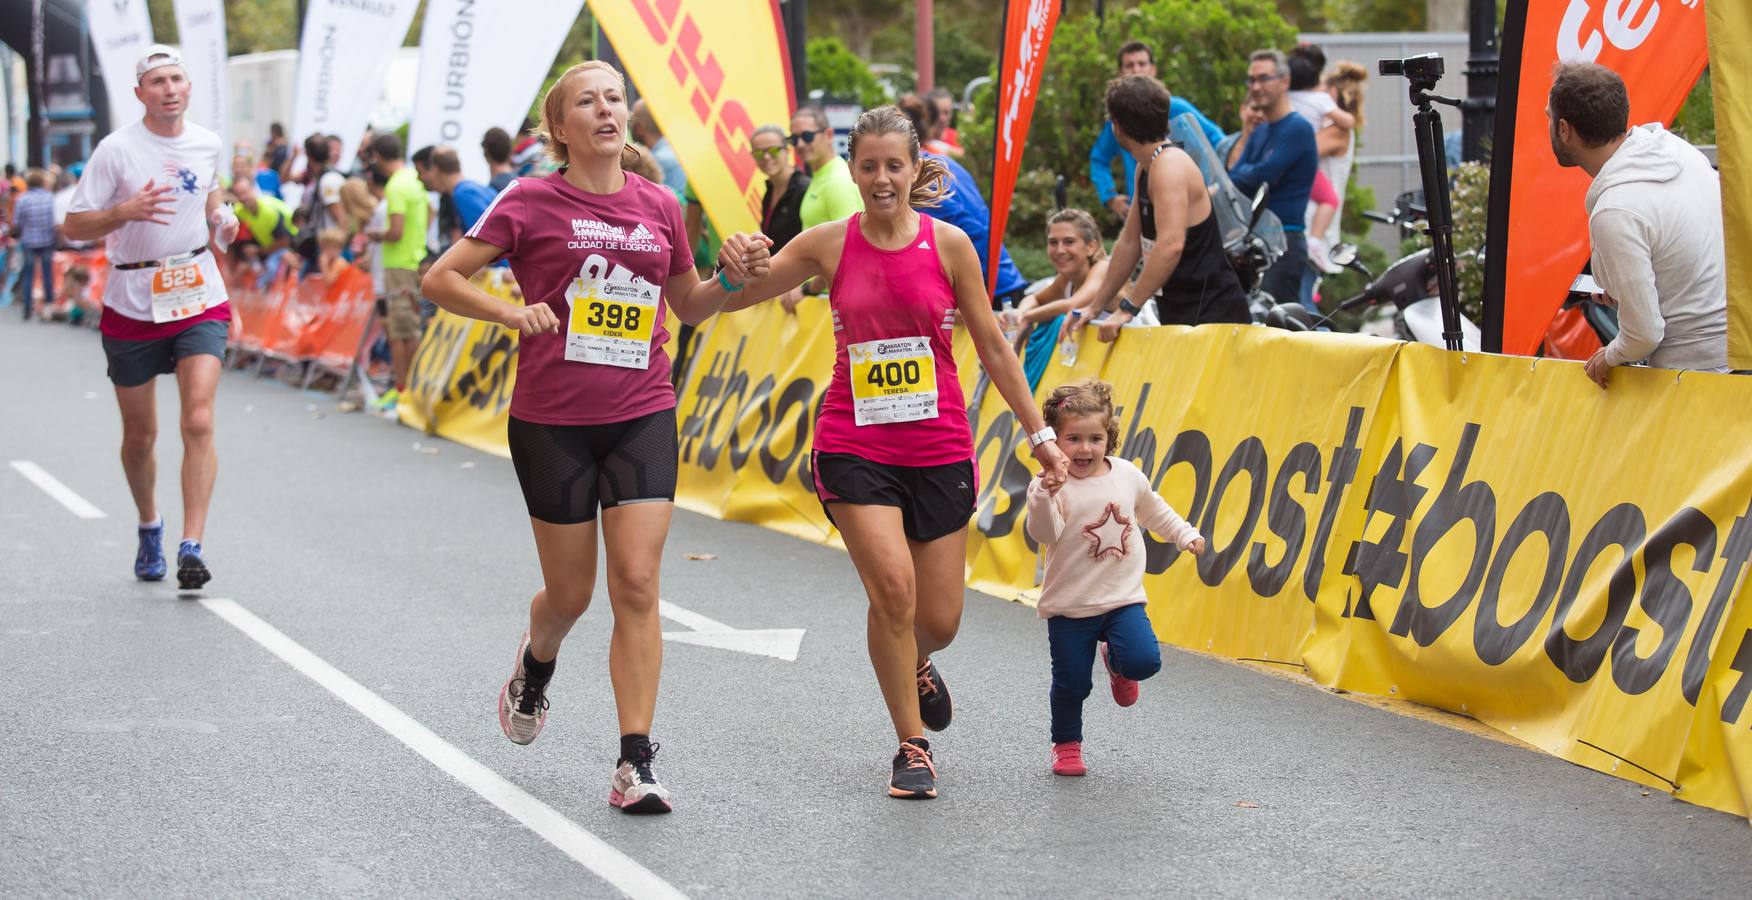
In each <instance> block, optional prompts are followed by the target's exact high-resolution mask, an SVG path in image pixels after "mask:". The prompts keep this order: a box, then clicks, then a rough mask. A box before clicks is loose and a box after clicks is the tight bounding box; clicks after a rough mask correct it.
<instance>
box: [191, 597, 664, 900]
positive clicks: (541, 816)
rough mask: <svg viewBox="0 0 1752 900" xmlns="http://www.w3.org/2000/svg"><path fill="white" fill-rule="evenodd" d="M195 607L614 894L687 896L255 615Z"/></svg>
mask: <svg viewBox="0 0 1752 900" xmlns="http://www.w3.org/2000/svg"><path fill="white" fill-rule="evenodd" d="M200 602H201V605H202V606H205V607H206V608H207V609H208V610H209V611H211V612H212V613H213V614H214V615H216V616H218V617H219V618H221V619H224V620H225V621H226V622H228V623H230V624H231V625H232V626H233V627H235V628H236V629H237V630H238V631H241V632H243V633H244V634H246V635H248V636H249V637H250V638H251V639H252V640H254V641H255V642H256V643H258V644H260V645H262V646H263V647H264V648H266V649H267V651H268V652H269V653H272V654H274V655H275V656H277V657H279V658H280V660H281V661H282V662H284V663H285V664H286V665H288V666H291V667H292V668H293V669H294V670H296V671H297V672H299V673H300V674H302V675H304V676H305V677H307V678H309V679H310V680H311V681H314V682H316V683H317V684H319V685H321V686H322V687H323V688H324V689H326V690H327V691H328V692H329V693H331V694H334V695H335V696H336V697H339V698H340V699H341V701H342V702H344V703H346V704H347V705H348V706H351V707H352V708H353V709H355V710H358V711H359V713H360V714H361V715H363V716H365V718H367V719H370V720H371V721H372V722H374V723H376V725H377V727H379V728H382V729H383V730H384V731H387V732H389V734H390V736H392V737H394V738H395V739H396V740H398V741H401V742H402V743H403V744H406V745H407V746H408V748H409V749H411V750H413V751H414V752H415V753H418V754H420V755H421V756H424V757H425V758H426V760H427V761H428V762H430V763H432V765H435V766H437V767H438V768H439V769H441V770H443V771H444V773H445V774H447V775H449V776H450V777H452V778H455V779H456V780H457V781H459V782H462V784H463V786H465V787H467V788H468V789H470V790H472V791H474V792H475V793H477V794H479V795H481V796H482V797H483V798H485V799H486V800H487V801H488V802H490V803H492V804H493V805H494V806H497V807H498V808H499V809H501V810H503V811H504V812H505V813H506V814H507V815H509V816H511V817H512V818H513V819H516V820H517V821H519V822H522V823H523V825H524V827H526V828H528V829H529V830H530V831H533V832H535V833H536V834H538V835H540V836H541V837H542V839H543V840H546V841H547V842H548V843H550V844H552V845H554V846H555V847H557V848H558V849H559V850H560V852H562V853H564V854H566V855H567V856H570V857H571V858H572V859H573V860H575V861H577V862H578V864H579V865H582V866H583V867H584V868H586V869H589V870H590V871H592V872H594V873H596V874H597V875H598V876H600V877H601V878H602V879H603V880H604V881H607V882H608V883H609V884H612V885H614V886H615V887H616V888H618V889H620V891H621V893H623V894H626V895H627V896H628V897H633V898H637V900H644V898H665V900H668V898H675V900H686V895H685V894H683V893H682V892H680V891H678V890H676V889H675V888H674V887H673V886H672V885H670V884H669V882H667V881H664V880H663V879H662V878H660V877H658V876H657V875H656V874H654V873H653V872H651V871H650V870H649V869H646V868H645V867H644V866H641V865H639V864H638V863H637V862H635V861H634V860H632V859H631V858H630V857H628V856H627V855H625V854H623V853H621V852H620V851H619V850H616V849H615V848H614V847H613V846H611V845H609V844H608V843H607V842H606V841H604V840H602V839H601V838H599V837H597V836H596V835H594V834H591V833H590V832H588V831H586V830H584V828H583V827H582V826H580V825H578V824H577V823H576V822H573V821H572V820H571V819H568V818H566V817H565V816H563V815H561V814H560V813H559V812H558V811H557V810H555V809H554V808H553V807H551V806H548V805H547V804H546V803H543V802H541V801H540V800H537V799H536V798H535V797H533V796H531V795H530V794H529V793H528V792H526V791H524V790H523V789H522V788H519V787H518V786H516V785H514V784H512V783H511V782H509V781H506V780H505V779H504V778H502V777H500V775H499V774H498V773H497V772H494V771H493V770H492V769H489V768H487V767H486V766H483V765H481V764H480V763H478V762H476V761H475V760H474V759H473V758H472V757H470V756H469V755H468V754H466V753H464V752H462V751H461V750H459V749H457V748H456V747H455V746H454V745H452V744H451V743H450V742H448V741H446V740H444V739H443V738H441V737H439V736H438V735H436V734H433V733H432V731H431V730H430V729H428V728H426V726H424V725H421V724H420V723H419V722H416V721H414V719H413V718H412V717H410V716H408V715H407V714H406V713H404V712H402V711H401V710H399V709H397V708H395V707H394V706H392V705H391V704H390V703H389V702H388V701H386V700H384V699H383V698H382V697H379V696H377V695H376V694H375V693H373V692H371V691H370V690H369V689H367V688H366V687H365V686H363V685H361V684H359V682H357V681H354V680H353V679H352V678H350V677H348V676H347V675H346V674H345V673H343V672H341V670H339V669H336V668H335V667H334V666H331V665H329V664H328V663H327V662H325V661H323V659H322V658H321V657H319V656H317V655H316V654H314V653H311V652H310V651H309V650H306V649H305V648H304V647H303V646H302V645H300V644H299V643H298V642H297V641H294V640H292V639H291V638H289V637H287V636H286V635H285V634H284V633H282V632H281V631H280V630H279V629H277V628H275V627H274V626H272V625H269V624H268V623H266V622H264V621H262V620H261V619H259V618H257V617H256V615H255V614H254V613H252V612H250V611H249V610H247V609H244V608H243V607H242V606H239V605H238V604H237V603H236V602H234V601H231V600H225V599H218V598H203V599H202V600H201V601H200Z"/></svg>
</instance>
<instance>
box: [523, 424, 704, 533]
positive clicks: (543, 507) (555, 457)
mask: <svg viewBox="0 0 1752 900" xmlns="http://www.w3.org/2000/svg"><path fill="white" fill-rule="evenodd" d="M506 432H507V433H506V437H507V438H508V442H509V443H510V445H511V464H512V465H513V466H515V467H516V469H517V482H518V483H519V484H520V485H522V486H523V502H524V503H525V504H526V505H527V506H528V507H529V515H530V516H531V517H532V518H536V519H540V520H541V521H543V522H549V523H552V524H554V525H576V524H579V523H581V522H591V521H594V520H595V519H596V510H597V509H598V507H600V508H602V509H608V508H610V507H615V506H624V505H626V504H629V503H649V502H654V501H674V500H675V457H676V451H677V447H676V434H675V410H674V409H673V408H672V409H665V410H661V411H659V412H654V413H651V414H650V415H646V416H640V417H639V418H637V419H629V420H628V421H625V422H611V423H609V424H606V425H540V424H537V423H535V422H525V421H523V420H522V419H519V418H516V417H515V416H513V417H512V418H511V422H510V425H509V426H508V427H507V429H506Z"/></svg>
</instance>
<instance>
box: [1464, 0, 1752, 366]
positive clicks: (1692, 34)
mask: <svg viewBox="0 0 1752 900" xmlns="http://www.w3.org/2000/svg"><path fill="white" fill-rule="evenodd" d="M1735 2H1741V0H1735ZM1704 21H1705V15H1704V9H1703V4H1702V2H1701V0H1629V2H1626V0H1510V2H1509V5H1508V10H1507V12H1506V13H1505V15H1504V24H1503V37H1504V39H1503V57H1502V73H1503V77H1502V81H1501V83H1500V86H1499V87H1498V91H1497V127H1496V147H1495V148H1494V150H1493V153H1492V161H1491V183H1492V187H1493V196H1492V198H1491V212H1490V239H1489V245H1490V248H1491V252H1490V253H1489V254H1488V255H1487V256H1486V259H1485V266H1486V275H1485V277H1486V288H1485V296H1486V313H1485V340H1486V349H1497V348H1496V347H1494V346H1493V345H1492V344H1491V339H1492V338H1493V337H1497V338H1500V341H1501V347H1500V349H1501V350H1502V352H1504V353H1515V354H1522V355H1526V354H1531V353H1533V352H1534V351H1536V350H1538V349H1539V342H1540V339H1541V338H1543V337H1544V336H1545V332H1546V327H1547V326H1548V325H1550V324H1551V320H1552V317H1553V316H1554V315H1555V314H1556V313H1557V311H1558V308H1559V307H1560V306H1561V305H1562V304H1563V300H1564V295H1565V293H1566V292H1567V291H1568V289H1569V286H1570V283H1571V282H1573V281H1574V280H1575V278H1576V276H1577V275H1579V274H1581V271H1582V266H1583V265H1584V264H1586V263H1587V261H1588V253H1589V243H1588V218H1587V209H1586V208H1585V207H1584V206H1583V198H1584V197H1585V196H1586V194H1587V192H1588V175H1587V173H1585V172H1583V171H1582V170H1581V169H1565V168H1562V167H1560V166H1559V165H1558V164H1557V159H1556V158H1555V157H1553V156H1552V153H1551V139H1550V136H1549V128H1548V127H1547V124H1546V120H1545V101H1546V96H1547V95H1548V94H1550V93H1551V75H1552V67H1553V65H1554V64H1556V63H1557V62H1559V61H1563V62H1595V63H1599V64H1600V65H1603V66H1606V67H1608V68H1610V69H1612V70H1613V71H1615V72H1617V73H1618V74H1619V75H1620V76H1622V77H1623V78H1624V83H1625V86H1626V87H1627V88H1628V89H1629V91H1630V124H1632V125H1640V124H1644V123H1648V122H1661V123H1670V122H1672V121H1673V117H1674V115H1676V114H1677V113H1678V112H1679V107H1680V105H1681V104H1683V103H1684V102H1685V96H1686V95H1687V94H1688V93H1690V92H1691V88H1692V86H1693V85H1694V84H1696V83H1697V77H1698V75H1699V74H1701V73H1702V72H1703V67H1704V65H1705V64H1706V63H1707V62H1708V44H1707V38H1706V33H1705V27H1704ZM1517 37H1518V38H1519V40H1517ZM1504 185H1506V186H1507V190H1506V191H1505V190H1503V186H1504ZM1499 248H1500V250H1501V252H1498V251H1499ZM1499 302H1500V306H1496V308H1495V309H1494V310H1493V309H1491V307H1492V306H1493V305H1495V304H1496V303H1499ZM1493 312H1495V313H1496V315H1494V316H1493ZM1493 320H1494V321H1493ZM1493 326H1496V327H1498V328H1500V334H1493V331H1495V328H1493Z"/></svg>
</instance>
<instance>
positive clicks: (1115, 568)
mask: <svg viewBox="0 0 1752 900" xmlns="http://www.w3.org/2000/svg"><path fill="white" fill-rule="evenodd" d="M1107 462H1108V463H1109V464H1110V465H1111V468H1109V469H1108V471H1107V473H1106V474H1104V475H1094V476H1090V477H1088V478H1071V479H1070V480H1068V481H1066V482H1065V485H1064V487H1061V488H1059V492H1058V493H1057V494H1049V493H1047V491H1046V488H1045V487H1043V486H1042V485H1041V482H1040V479H1039V478H1036V479H1034V482H1033V483H1032V484H1030V485H1028V535H1029V537H1032V538H1034V539H1035V540H1036V541H1039V542H1040V552H1041V554H1042V555H1043V556H1044V557H1045V560H1046V577H1045V578H1044V579H1043V583H1042V584H1041V587H1040V603H1039V605H1038V607H1037V609H1038V610H1039V612H1040V617H1041V618H1043V619H1046V618H1051V617H1053V616H1069V617H1071V618H1073V619H1081V618H1087V617H1089V616H1098V615H1101V614H1102V613H1105V612H1108V611H1109V610H1114V609H1118V608H1120V607H1122V606H1129V605H1131V604H1133V603H1142V602H1144V600H1145V596H1144V538H1143V534H1142V533H1141V532H1140V529H1145V528H1147V529H1149V531H1150V532H1151V533H1152V534H1154V535H1156V536H1157V537H1159V538H1161V539H1163V540H1165V541H1168V542H1169V543H1172V544H1173V545H1174V546H1176V547H1179V548H1181V549H1182V550H1184V549H1186V547H1187V546H1188V545H1190V544H1191V543H1192V542H1193V540H1195V539H1196V538H1198V536H1199V535H1198V530H1197V529H1195V528H1193V527H1192V525H1191V523H1189V522H1187V521H1186V520H1185V519H1183V518H1181V517H1180V514H1179V513H1177V512H1175V511H1174V509H1173V508H1172V507H1170V506H1169V505H1168V503H1167V501H1165V500H1163V499H1162V497H1161V495H1159V494H1157V493H1156V491H1155V489H1154V488H1152V487H1150V480H1149V479H1148V478H1145V477H1144V473H1143V472H1140V471H1138V467H1137V466H1134V465H1132V464H1131V463H1130V462H1129V461H1127V460H1123V459H1119V458H1117V457H1113V456H1109V457H1108V458H1107Z"/></svg>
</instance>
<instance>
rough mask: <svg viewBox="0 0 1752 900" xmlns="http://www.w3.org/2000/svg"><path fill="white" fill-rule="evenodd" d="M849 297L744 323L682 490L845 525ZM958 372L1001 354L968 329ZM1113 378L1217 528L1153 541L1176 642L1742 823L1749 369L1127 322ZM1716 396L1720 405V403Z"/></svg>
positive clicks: (748, 315) (1016, 459) (1008, 418)
mask: <svg viewBox="0 0 1752 900" xmlns="http://www.w3.org/2000/svg"><path fill="white" fill-rule="evenodd" d="M831 350H832V332H831V323H830V322H829V321H828V316H827V309H826V306H825V303H823V302H821V301H814V305H813V306H811V305H810V304H808V303H806V304H805V305H803V306H800V307H799V308H798V310H797V314H796V315H794V316H793V315H789V314H786V313H785V312H784V311H783V310H782V309H781V308H779V307H778V306H776V305H773V304H767V305H764V306H761V307H757V308H756V309H753V310H749V311H747V312H742V313H737V314H734V315H730V316H723V317H720V318H719V319H718V321H717V322H716V323H715V324H714V325H713V326H712V330H711V332H710V333H709V334H707V335H706V336H705V337H704V338H703V339H702V341H701V346H700V347H699V348H698V350H697V351H696V353H697V357H696V358H697V362H696V363H695V366H694V370H693V373H692V376H691V377H690V379H689V381H688V384H687V385H686V386H685V389H684V390H683V392H682V395H681V408H680V414H679V419H680V422H681V425H680V427H681V432H682V434H681V474H680V479H679V487H678V493H677V502H678V503H680V504H681V505H683V506H684V507H686V508H688V509H692V510H695V511H698V512H703V513H707V514H710V515H716V516H721V517H723V518H727V519H735V520H739V521H751V522H756V523H759V524H762V525H766V526H769V527H772V528H775V529H778V530H781V531H784V532H786V533H789V534H793V535H796V536H799V537H804V538H807V539H810V540H815V541H820V542H824V543H837V535H836V534H835V533H834V532H833V531H832V529H831V528H830V527H829V526H828V524H827V522H826V519H825V516H824V515H823V514H822V513H821V510H820V504H819V503H818V502H817V501H816V498H815V496H814V493H813V490H812V489H811V488H812V480H811V475H810V472H809V469H808V465H809V454H808V450H807V445H808V439H809V436H810V432H811V430H812V428H813V422H814V413H815V410H816V408H817V407H816V404H818V403H819V398H820V396H821V393H822V391H823V390H825V382H826V379H827V377H828V376H829V373H830V372H831V370H832V356H831ZM957 359H958V361H959V364H960V367H961V374H962V378H963V383H964V384H963V386H964V388H967V389H970V390H971V389H972V387H973V384H972V383H973V382H974V381H975V379H976V378H977V374H978V366H977V364H976V363H975V361H974V356H973V351H972V348H971V346H970V345H969V343H968V341H967V340H966V337H965V334H964V333H958V335H957ZM1091 375H1093V376H1099V377H1101V378H1103V379H1105V380H1107V381H1109V382H1111V383H1112V384H1113V385H1114V387H1115V392H1114V393H1115V398H1116V400H1117V401H1118V402H1119V403H1120V404H1121V405H1122V406H1123V409H1122V410H1121V422H1120V434H1121V437H1122V441H1121V446H1120V450H1119V453H1118V455H1120V456H1123V457H1125V458H1128V459H1131V460H1133V461H1134V462H1136V463H1137V464H1138V466H1139V468H1140V469H1142V470H1143V472H1144V473H1145V474H1146V475H1147V476H1149V478H1150V479H1151V481H1152V483H1153V484H1154V485H1155V486H1156V488H1157V490H1158V491H1159V492H1160V493H1161V494H1162V496H1163V497H1164V498H1165V499H1167V500H1168V502H1169V503H1171V504H1172V505H1173V506H1174V507H1175V508H1176V509H1177V510H1179V511H1180V512H1181V513H1182V514H1183V515H1185V516H1186V517H1187V518H1188V519H1189V520H1190V521H1192V522H1193V523H1194V524H1196V525H1197V526H1198V527H1199V529H1200V531H1201V532H1202V533H1204V534H1205V536H1206V537H1207V539H1208V540H1209V542H1210V549H1209V551H1208V552H1207V553H1206V554H1204V555H1203V556H1201V557H1196V558H1195V557H1191V556H1189V555H1186V554H1181V553H1178V552H1176V551H1175V550H1173V548H1171V547H1169V546H1167V545H1165V544H1163V543H1161V542H1159V541H1156V540H1155V539H1154V538H1153V537H1150V538H1148V540H1147V542H1146V543H1147V547H1148V550H1147V553H1148V556H1147V557H1146V571H1147V572H1148V574H1147V575H1146V578H1145V587H1146V589H1147V591H1148V593H1149V596H1150V602H1149V605H1148V610H1149V613H1150V617H1151V620H1152V622H1153V623H1154V625H1155V629H1156V633H1157V635H1158V637H1159V638H1160V639H1162V640H1163V641H1165V642H1168V643H1172V644H1176V645H1179V646H1183V647H1188V648H1191V649H1195V650H1200V651H1206V652H1213V653H1219V654H1223V655H1226V656H1231V657H1235V658H1243V659H1252V660H1261V661H1269V662H1276V663H1286V664H1291V665H1304V666H1306V668H1307V670H1308V672H1309V674H1310V675H1311V676H1312V677H1313V678H1314V679H1315V680H1317V681H1319V682H1320V683H1322V684H1325V685H1328V686H1331V687H1336V688H1342V689H1346V690H1354V691H1365V692H1370V693H1377V694H1382V695H1392V696H1397V697H1403V698H1408V699H1411V700H1415V701H1418V702H1422V703H1426V704H1429V705H1432V706H1438V707H1441V708H1444V709H1449V710H1453V711H1455V712H1459V713H1462V714H1465V715H1469V716H1472V717H1474V718H1476V719H1478V720H1480V721H1482V722H1484V723H1486V724H1489V725H1491V726H1493V727H1495V728H1498V729H1500V730H1502V731H1504V732H1506V733H1509V734H1511V735H1513V736H1515V737H1517V738H1520V739H1521V740H1524V741H1526V742H1528V743H1529V744H1532V745H1534V746H1536V747H1539V748H1541V749H1544V750H1546V751H1547V752H1550V753H1552V754H1554V755H1557V756H1560V757H1562V758H1564V759H1567V760H1570V761H1572V762H1575V763H1578V764H1581V765H1584V766H1588V767H1590V768H1594V769H1597V770H1599V771H1603V772H1608V773H1611V774H1615V775H1618V776H1620V777H1624V778H1628V779H1630V780H1633V781H1637V782H1639V783H1642V784H1646V785H1650V786H1652V787H1656V788H1659V789H1661V790H1664V791H1667V792H1670V793H1672V794H1673V795H1674V796H1677V797H1679V798H1681V799H1684V800H1688V801H1690V802H1693V803H1699V804H1703V805H1707V806H1711V807H1714V808H1717V809H1722V810H1727V811H1730V812H1735V813H1738V814H1741V815H1745V814H1746V813H1747V810H1748V798H1752V710H1749V709H1748V708H1747V701H1748V700H1749V699H1752V600H1745V599H1744V598H1743V597H1742V594H1743V593H1744V582H1745V574H1746V568H1747V563H1748V561H1749V559H1752V420H1748V419H1747V418H1746V417H1745V416H1744V415H1742V414H1741V412H1740V411H1742V410H1744V409H1746V408H1747V407H1748V405H1752V380H1748V379H1741V378H1735V377H1732V376H1723V375H1706V374H1693V373H1684V374H1683V375H1677V374H1676V373H1673V372H1667V371H1659V370H1649V369H1624V370H1619V371H1617V372H1615V373H1614V375H1613V383H1612V387H1611V390H1609V391H1604V392H1603V391H1601V390H1600V389H1599V388H1597V387H1595V386H1594V385H1593V384H1592V383H1590V382H1589V381H1588V380H1587V379H1586V378H1584V377H1582V374H1581V372H1580V369H1579V366H1577V365H1576V364H1574V363H1566V362H1557V361H1536V360H1526V359H1512V358H1506V357H1496V356H1480V355H1477V354H1470V355H1465V354H1458V353H1447V352H1445V351H1441V350H1437V349H1435V348H1430V347H1423V346H1419V345H1409V346H1408V345H1401V344H1397V343H1392V342H1387V341H1381V340H1377V339H1373V338H1368V337H1360V336H1344V335H1292V334H1288V333H1283V332H1278V331H1273V330H1271V329H1261V328H1251V327H1245V326H1204V327H1201V328H1197V329H1189V328H1184V327H1165V328H1155V329H1127V330H1126V331H1125V332H1124V336H1123V337H1122V338H1121V340H1120V341H1119V342H1118V343H1116V344H1112V345H1105V344H1099V343H1093V342H1091V343H1090V345H1089V346H1088V347H1086V348H1084V350H1083V352H1082V354H1081V355H1080V358H1079V359H1078V360H1077V364H1076V366H1075V367H1074V368H1071V369H1066V368H1065V367H1063V366H1062V365H1060V364H1059V363H1057V362H1056V361H1055V362H1054V364H1053V366H1052V368H1050V369H1049V370H1048V373H1047V376H1046V378H1045V379H1044V381H1043V382H1042V387H1041V394H1042V395H1043V396H1044V394H1045V393H1046V392H1048V391H1050V389H1051V388H1052V387H1053V386H1056V385H1058V384H1062V383H1065V382H1067V381H1071V380H1074V379H1076V378H1079V377H1085V376H1091ZM986 393H987V396H985V397H983V398H982V399H979V400H977V401H976V400H973V399H972V398H973V397H974V396H975V395H974V394H971V393H970V408H972V412H971V413H970V418H971V421H972V426H973V435H974V443H975V450H976V453H977V454H978V460H977V463H978V467H979V471H980V487H981V493H980V496H979V500H978V505H977V509H976V511H975V517H974V523H973V529H972V532H971V533H970V536H969V544H968V560H967V563H968V570H967V571H968V579H967V580H968V584H969V586H971V587H974V588H976V589H978V590H982V591H985V592H988V593H992V594H995V595H997V596H1000V597H1006V598H1011V599H1019V600H1023V601H1025V602H1031V601H1032V600H1033V599H1035V598H1036V597H1037V596H1038V584H1039V575H1038V569H1037V562H1036V560H1037V554H1036V550H1037V548H1036V547H1035V546H1034V545H1033V544H1032V543H1031V541H1030V540H1029V539H1028V538H1027V536H1026V531H1025V528H1024V527H1023V526H1024V516H1025V509H1026V505H1025V501H1024V491H1025V490H1026V488H1027V485H1028V482H1029V480H1030V479H1031V478H1032V477H1033V474H1034V466H1033V464H1032V461H1031V460H1030V459H1029V458H1028V457H1027V456H1026V455H1025V453H1024V452H1023V436H1022V434H1021V433H1020V429H1019V427H1018V426H1017V424H1016V422H1015V419H1014V417H1013V416H1012V415H1011V413H1010V411H1009V410H1008V409H1007V408H1006V407H1005V406H1004V404H1003V403H1002V402H1001V400H999V399H998V398H997V396H996V394H995V393H993V392H989V391H988V392H986ZM1712 411H1713V412H1712Z"/></svg>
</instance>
